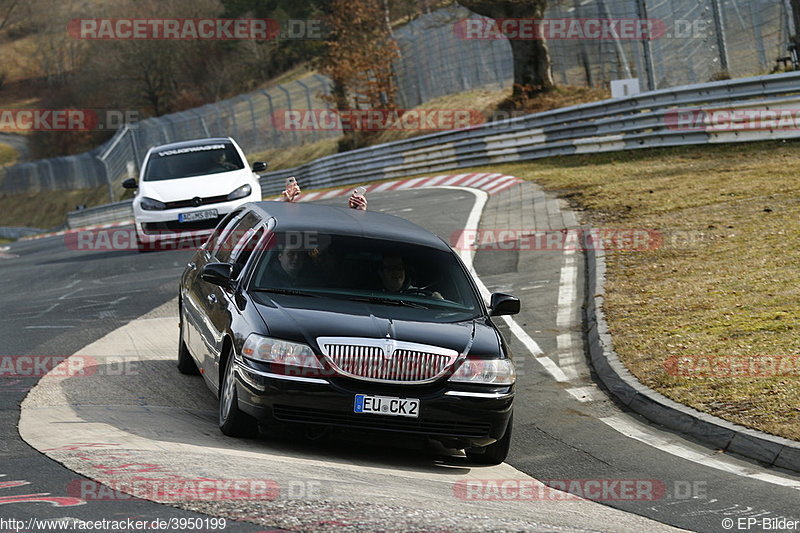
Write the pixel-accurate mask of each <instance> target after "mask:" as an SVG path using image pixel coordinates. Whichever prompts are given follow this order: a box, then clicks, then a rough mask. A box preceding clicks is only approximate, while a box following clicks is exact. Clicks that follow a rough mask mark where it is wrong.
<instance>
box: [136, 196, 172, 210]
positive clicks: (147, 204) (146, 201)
mask: <svg viewBox="0 0 800 533" xmlns="http://www.w3.org/2000/svg"><path fill="white" fill-rule="evenodd" d="M139 206H140V207H141V208H142V209H144V210H145V211H161V210H162V209H166V208H167V204H165V203H164V202H159V201H158V200H153V199H152V198H148V197H146V196H145V197H144V198H142V200H141V201H140V202H139Z"/></svg>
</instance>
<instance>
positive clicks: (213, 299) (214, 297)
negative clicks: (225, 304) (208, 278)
mask: <svg viewBox="0 0 800 533" xmlns="http://www.w3.org/2000/svg"><path fill="white" fill-rule="evenodd" d="M208 302H209V303H212V304H215V303H217V297H216V296H214V295H213V294H209V295H208Z"/></svg>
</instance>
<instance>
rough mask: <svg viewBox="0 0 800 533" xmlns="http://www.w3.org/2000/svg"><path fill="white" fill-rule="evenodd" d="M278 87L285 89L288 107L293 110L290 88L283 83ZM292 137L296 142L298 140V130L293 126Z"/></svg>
mask: <svg viewBox="0 0 800 533" xmlns="http://www.w3.org/2000/svg"><path fill="white" fill-rule="evenodd" d="M278 89H280V90H281V91H283V94H285V95H286V109H287V110H289V111H291V109H292V95H291V94H289V90H288V89H287V88H286V87H284V86H283V85H278ZM292 139H293V140H294V142H295V143H296V142H297V131H295V129H294V128H292Z"/></svg>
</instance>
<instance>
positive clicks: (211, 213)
mask: <svg viewBox="0 0 800 533" xmlns="http://www.w3.org/2000/svg"><path fill="white" fill-rule="evenodd" d="M218 216H219V215H218V214H217V210H216V209H208V210H207V211H195V212H194V213H181V214H180V215H178V222H197V221H198V220H209V219H212V218H217V217H218Z"/></svg>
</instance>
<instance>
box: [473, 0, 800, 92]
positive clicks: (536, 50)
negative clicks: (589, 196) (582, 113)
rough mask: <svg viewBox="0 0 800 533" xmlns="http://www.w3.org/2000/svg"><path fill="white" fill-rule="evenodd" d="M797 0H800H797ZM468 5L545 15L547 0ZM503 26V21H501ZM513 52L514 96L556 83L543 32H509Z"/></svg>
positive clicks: (493, 12) (503, 15)
mask: <svg viewBox="0 0 800 533" xmlns="http://www.w3.org/2000/svg"><path fill="white" fill-rule="evenodd" d="M796 1H798V0H796ZM458 2H459V3H460V4H461V5H462V6H464V7H466V8H467V9H469V10H471V11H474V12H475V13H478V14H479V15H483V16H485V17H490V18H493V19H507V18H519V19H542V18H543V17H544V12H545V9H547V0H458ZM498 26H499V27H500V28H501V29H502V25H498ZM507 37H509V43H510V44H511V52H512V54H513V55H514V92H513V94H512V97H513V98H527V97H530V96H535V95H536V94H539V93H542V92H547V91H550V90H551V89H553V87H555V82H554V81H553V71H552V67H551V60H550V51H549V50H548V48H547V42H546V41H545V39H544V36H543V35H539V36H538V38H536V39H519V38H517V36H514V35H507Z"/></svg>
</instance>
